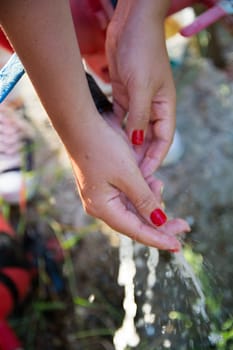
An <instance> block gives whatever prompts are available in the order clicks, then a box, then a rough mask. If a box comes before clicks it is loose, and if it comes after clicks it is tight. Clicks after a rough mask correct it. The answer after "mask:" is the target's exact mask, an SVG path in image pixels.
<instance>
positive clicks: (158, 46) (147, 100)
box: [106, 1, 175, 172]
mask: <svg viewBox="0 0 233 350" xmlns="http://www.w3.org/2000/svg"><path fill="white" fill-rule="evenodd" d="M165 2H166V1H165ZM165 2H164V3H165ZM148 3H150V6H148V5H147V4H148ZM151 3H156V2H155V1H145V2H142V1H141V2H140V1H137V2H135V5H131V6H130V5H129V4H128V5H126V4H125V5H124V9H121V8H120V9H119V11H118V12H117V10H116V13H115V14H114V16H113V19H112V21H111V22H110V25H109V28H108V32H107V40H106V50H107V56H108V62H109V70H110V76H111V80H112V86H113V103H114V113H115V114H116V115H117V116H118V118H119V119H121V120H122V119H123V118H124V116H125V115H126V113H127V112H128V119H127V124H126V131H127V134H128V136H129V138H130V139H131V141H132V143H133V144H140V143H142V142H143V133H144V136H145V135H146V133H147V132H148V128H149V129H151V131H152V136H153V142H151V145H150V148H149V149H148V153H147V154H146V155H145V158H144V167H145V168H148V169H151V170H150V172H152V170H153V171H154V170H155V169H156V168H157V167H158V166H159V165H160V164H161V162H162V160H163V159H164V158H165V155H166V153H167V151H168V149H169V147H170V145H171V142H172V138H173V134H174V129H175V88H174V83H173V79H172V73H171V69H170V65H169V60H168V56H167V52H166V47H165V39H164V23H163V16H162V15H161V13H160V16H159V15H154V13H155V10H154V11H152V9H151V6H152V5H151ZM157 3H158V2H157ZM138 4H139V5H138ZM122 6H123V5H122ZM153 6H154V5H153ZM157 6H158V5H157ZM123 10H124V16H121V15H122V13H123ZM149 10H150V12H149ZM165 13H166V11H165V10H164V15H165ZM122 17H123V18H122ZM149 123H152V124H151V125H153V128H152V127H151V125H150V126H149ZM137 136H139V137H137Z"/></svg>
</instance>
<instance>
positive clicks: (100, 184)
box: [71, 116, 189, 251]
mask: <svg viewBox="0 0 233 350" xmlns="http://www.w3.org/2000/svg"><path fill="white" fill-rule="evenodd" d="M92 119H93V116H92ZM109 123H110V126H109V125H108V124H107V123H106V122H105V121H104V120H101V121H99V122H95V124H94V125H93V127H92V126H91V125H89V126H88V140H87V138H86V137H85V135H84V136H83V137H82V136H81V134H80V135H79V137H78V140H77V145H76V147H75V148H74V149H72V156H71V159H72V164H73V169H74V173H75V176H76V180H77V184H78V189H79V193H80V197H81V200H82V203H83V207H84V208H85V209H86V211H87V213H89V214H90V215H92V216H94V217H97V218H100V219H102V220H103V221H104V222H105V223H107V224H108V225H109V226H110V227H112V228H113V229H114V230H116V231H118V232H121V233H123V234H125V235H127V236H129V237H131V238H132V239H134V240H136V241H138V242H141V243H143V244H145V245H149V246H154V247H157V248H159V249H168V250H172V251H177V250H179V249H180V243H179V241H178V240H177V238H176V237H175V235H176V234H179V233H182V232H185V231H189V226H188V224H187V223H186V222H185V221H184V220H182V219H173V220H169V221H167V222H166V223H165V220H164V217H163V215H162V217H157V219H158V222H157V225H160V224H162V223H163V224H162V225H161V226H156V224H154V223H156V221H154V223H153V222H152V221H151V219H152V217H153V214H152V213H156V212H157V213H158V215H160V214H161V210H162V209H161V200H162V199H161V195H160V190H161V186H162V184H161V182H160V181H158V180H156V179H155V178H153V177H150V178H149V177H148V179H147V182H146V181H145V180H144V178H143V176H142V174H141V172H140V170H139V168H138V166H137V162H136V160H135V157H134V153H133V151H132V149H130V147H129V145H128V144H127V141H126V140H125V134H124V132H123V133H122V131H121V129H120V128H119V127H118V126H117V125H116V124H115V125H114V120H113V121H111V120H109ZM111 123H113V124H111ZM112 126H113V127H112ZM96 135H98V137H97V136H96ZM160 219H162V220H161V221H160Z"/></svg>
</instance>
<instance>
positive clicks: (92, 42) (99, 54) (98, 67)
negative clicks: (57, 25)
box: [70, 0, 110, 82]
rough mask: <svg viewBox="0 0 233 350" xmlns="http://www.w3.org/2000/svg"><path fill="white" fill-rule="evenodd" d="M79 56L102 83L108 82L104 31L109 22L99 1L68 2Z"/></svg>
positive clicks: (72, 0)
mask: <svg viewBox="0 0 233 350" xmlns="http://www.w3.org/2000/svg"><path fill="white" fill-rule="evenodd" d="M70 5H71V10H72V15H73V21H74V26H75V30H76V35H77V38H78V43H79V47H80V51H81V54H82V56H83V58H84V59H85V61H86V62H87V64H88V66H89V67H90V68H91V69H92V70H93V71H94V72H95V74H96V75H97V76H99V77H100V78H101V79H102V80H103V81H105V82H110V79H109V74H108V64H107V59H106V55H105V38H106V29H107V24H108V22H109V20H108V18H107V16H105V11H104V9H103V8H102V5H101V3H100V1H99V0H79V1H77V0H70Z"/></svg>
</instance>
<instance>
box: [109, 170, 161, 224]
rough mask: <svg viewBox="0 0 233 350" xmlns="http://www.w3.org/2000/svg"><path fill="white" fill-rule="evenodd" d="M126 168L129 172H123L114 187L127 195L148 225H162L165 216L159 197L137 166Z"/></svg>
mask: <svg viewBox="0 0 233 350" xmlns="http://www.w3.org/2000/svg"><path fill="white" fill-rule="evenodd" d="M128 169H130V171H131V173H129V171H127V172H125V176H124V177H123V178H120V179H118V183H117V185H116V187H117V188H118V189H119V190H120V191H122V192H123V193H124V194H125V195H126V196H127V198H128V199H129V201H130V202H131V203H132V205H133V206H134V208H135V209H136V211H137V213H138V214H139V215H141V216H142V217H143V218H144V219H145V220H146V221H147V222H148V223H149V224H150V225H153V226H154V227H159V226H161V225H163V224H164V223H165V222H166V221H167V216H166V214H165V213H164V211H163V209H162V205H161V202H160V198H156V196H155V195H154V193H153V192H152V190H151V189H150V187H149V185H148V184H147V182H146V180H145V179H144V178H143V176H142V174H141V172H140V170H139V169H138V167H137V166H133V165H132V164H131V165H130V166H129V167H128ZM132 179H133V181H132Z"/></svg>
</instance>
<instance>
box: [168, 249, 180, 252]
mask: <svg viewBox="0 0 233 350" xmlns="http://www.w3.org/2000/svg"><path fill="white" fill-rule="evenodd" d="M168 251H169V252H170V253H178V252H179V251H180V249H179V248H174V249H169V250H168Z"/></svg>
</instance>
